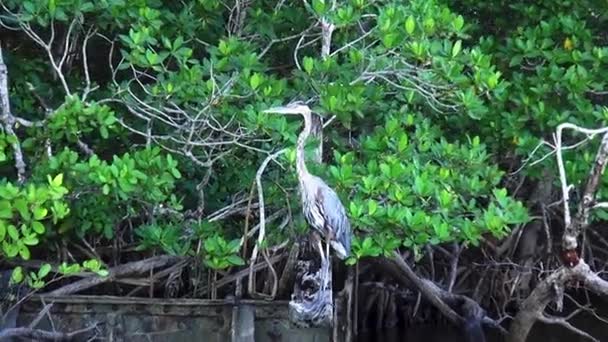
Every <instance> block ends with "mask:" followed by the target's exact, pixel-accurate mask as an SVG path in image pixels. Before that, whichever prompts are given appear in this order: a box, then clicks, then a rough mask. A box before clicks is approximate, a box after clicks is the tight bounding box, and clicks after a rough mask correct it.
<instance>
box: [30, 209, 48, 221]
mask: <svg viewBox="0 0 608 342" xmlns="http://www.w3.org/2000/svg"><path fill="white" fill-rule="evenodd" d="M33 212H34V220H37V221H40V220H43V219H44V218H45V217H46V214H48V212H49V211H48V210H47V209H46V208H41V207H35V208H34V210H33Z"/></svg>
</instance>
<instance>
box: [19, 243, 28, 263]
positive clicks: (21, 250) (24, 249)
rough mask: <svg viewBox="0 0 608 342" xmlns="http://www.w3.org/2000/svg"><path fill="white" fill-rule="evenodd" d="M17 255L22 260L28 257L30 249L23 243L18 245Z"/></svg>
mask: <svg viewBox="0 0 608 342" xmlns="http://www.w3.org/2000/svg"><path fill="white" fill-rule="evenodd" d="M19 255H20V256H21V258H23V260H29V259H30V249H29V248H28V247H27V246H26V245H25V244H24V245H21V246H20V247H19Z"/></svg>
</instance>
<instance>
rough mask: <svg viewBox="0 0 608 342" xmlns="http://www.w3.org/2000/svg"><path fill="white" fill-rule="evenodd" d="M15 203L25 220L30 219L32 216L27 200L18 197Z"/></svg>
mask: <svg viewBox="0 0 608 342" xmlns="http://www.w3.org/2000/svg"><path fill="white" fill-rule="evenodd" d="M13 204H14V206H15V208H16V209H17V211H19V214H20V215H21V217H22V218H23V219H24V220H26V221H29V220H30V219H31V218H32V216H31V214H30V210H29V208H28V204H27V201H26V200H25V199H23V198H18V199H16V200H15V202H14V203H13Z"/></svg>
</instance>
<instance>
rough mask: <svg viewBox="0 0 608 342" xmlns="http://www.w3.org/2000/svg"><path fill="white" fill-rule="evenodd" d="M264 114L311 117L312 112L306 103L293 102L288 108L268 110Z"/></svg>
mask: <svg viewBox="0 0 608 342" xmlns="http://www.w3.org/2000/svg"><path fill="white" fill-rule="evenodd" d="M264 113H272V114H292V115H293V114H295V115H309V114H310V113H311V111H310V108H309V107H308V106H307V105H306V104H305V103H304V102H292V103H290V104H288V105H286V106H282V107H272V108H268V109H266V110H265V111H264Z"/></svg>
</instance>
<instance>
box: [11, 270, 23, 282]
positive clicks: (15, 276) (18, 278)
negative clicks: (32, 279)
mask: <svg viewBox="0 0 608 342" xmlns="http://www.w3.org/2000/svg"><path fill="white" fill-rule="evenodd" d="M22 281H23V268H22V267H21V266H17V267H15V268H14V269H13V272H12V273H11V281H10V282H11V284H19V283H21V282H22Z"/></svg>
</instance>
